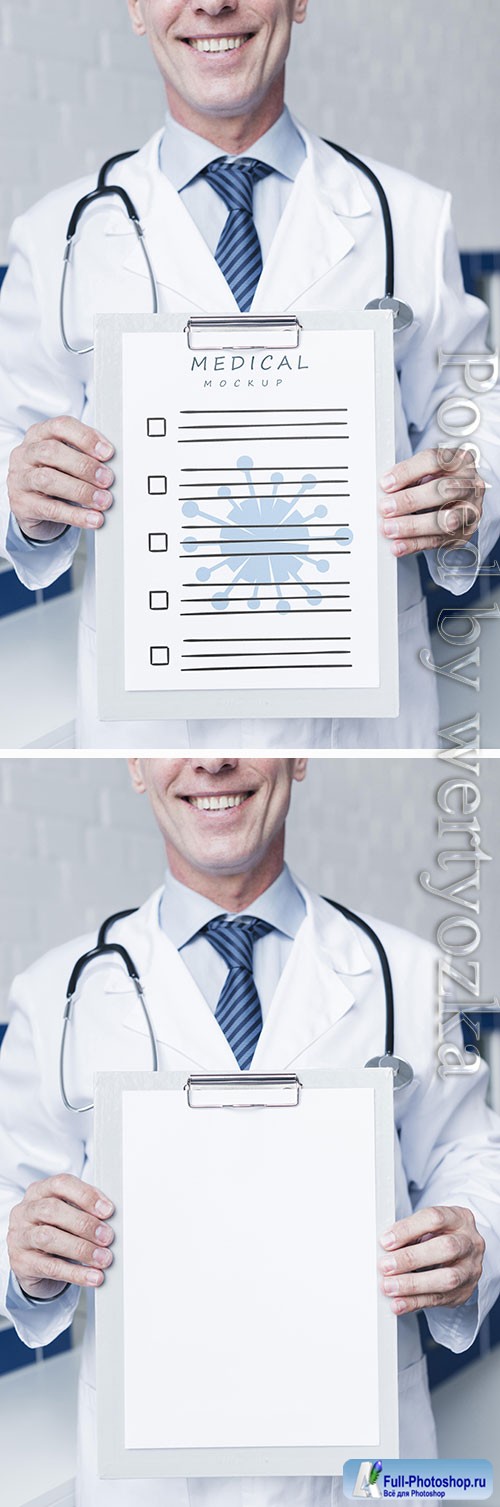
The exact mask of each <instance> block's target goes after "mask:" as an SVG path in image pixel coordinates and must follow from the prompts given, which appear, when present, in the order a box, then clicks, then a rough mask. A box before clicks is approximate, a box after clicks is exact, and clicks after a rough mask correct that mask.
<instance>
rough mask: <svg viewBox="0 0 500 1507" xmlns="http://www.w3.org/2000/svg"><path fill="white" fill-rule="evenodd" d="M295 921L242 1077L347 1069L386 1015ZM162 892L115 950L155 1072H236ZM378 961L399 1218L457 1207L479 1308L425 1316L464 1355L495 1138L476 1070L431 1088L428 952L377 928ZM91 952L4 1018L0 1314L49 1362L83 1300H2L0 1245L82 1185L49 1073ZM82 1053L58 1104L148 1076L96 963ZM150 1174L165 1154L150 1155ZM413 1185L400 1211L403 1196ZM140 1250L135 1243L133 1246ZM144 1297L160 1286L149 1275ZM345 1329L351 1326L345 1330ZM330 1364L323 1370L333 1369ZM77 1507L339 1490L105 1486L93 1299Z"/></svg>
mask: <svg viewBox="0 0 500 1507" xmlns="http://www.w3.org/2000/svg"><path fill="white" fill-rule="evenodd" d="M299 888H300V889H301V892H302V894H303V895H304V899H305V901H306V907H307V913H306V916H305V918H304V921H303V923H302V925H301V927H300V929H299V932H298V933H297V936H296V939H295V942H294V945H293V948H292V950H291V952H290V955H289V958H288V961H287V964H286V967H285V969H284V972H283V974H282V976H281V980H280V983H279V986H278V989H277V991H276V994H275V997H274V1000H273V1002H272V1005H271V1008H270V1011H269V1014H268V1016H267V1018H266V1021H265V1023H264V1027H263V1030H262V1034H261V1037H260V1040H259V1042H258V1045H257V1050H256V1053H255V1057H254V1060H253V1063H252V1069H255V1070H262V1071H263V1072H270V1071H278V1070H280V1071H284V1070H285V1069H288V1070H292V1071H297V1072H300V1070H301V1069H303V1068H304V1069H305V1068H316V1067H332V1068H333V1067H335V1068H342V1067H346V1068H347V1067H351V1068H352V1067H359V1066H362V1065H363V1063H365V1062H366V1060H367V1058H369V1057H372V1056H373V1055H374V1054H375V1053H377V1052H380V1051H381V1050H382V1048H383V1042H384V1028H385V1006H384V991H383V985H382V979H381V971H380V964H379V962H378V959H377V955H376V952H375V949H374V947H373V944H372V943H371V942H369V941H368V940H367V939H366V937H365V936H364V934H362V933H361V932H360V930H359V928H357V927H355V926H354V925H353V924H352V923H351V922H348V921H346V920H345V919H344V918H343V917H342V916H341V915H340V914H339V913H338V912H336V911H334V910H333V909H332V908H331V907H330V906H329V905H328V904H327V903H326V902H325V901H324V900H322V899H320V898H319V897H318V896H316V895H314V894H312V893H311V892H310V891H308V890H307V889H305V888H304V886H302V885H299ZM159 895H160V892H159V891H158V892H157V893H156V894H154V895H153V896H152V897H151V898H150V899H149V900H148V901H147V902H146V904H145V905H144V906H143V907H142V909H141V910H140V911H139V912H138V913H137V914H136V915H135V916H134V917H133V918H131V919H128V920H126V921H125V922H121V923H119V924H118V925H117V926H116V928H115V930H114V933H113V936H114V939H115V940H119V939H120V938H121V939H122V940H124V941H125V942H126V945H127V947H128V948H129V950H130V952H131V955H132V957H133V959H134V960H136V962H137V965H138V967H139V972H140V975H141V978H142V981H143V984H144V988H145V992H146V998H147V1001H148V1006H149V1009H150V1012H151V1015H152V1019H153V1023H154V1029H155V1033H156V1036H157V1039H158V1044H159V1065H160V1068H162V1069H169V1070H181V1071H183V1072H186V1073H188V1072H193V1071H195V1072H204V1071H206V1072H224V1071H226V1072H227V1071H232V1072H235V1071H236V1070H237V1063H236V1060H235V1058H234V1057H233V1054H232V1052H231V1049H230V1047H229V1044H228V1042H227V1040H226V1038H225V1036H224V1035H223V1033H222V1031H221V1030H220V1028H219V1026H218V1024H217V1022H216V1020H215V1016H214V1014H213V1013H212V1011H211V1009H210V1008H209V1006H208V1005H207V1004H206V1003H205V1000H204V999H203V997H202V995H201V993H200V992H199V990H198V987H197V985H196V984H195V982H194V980H193V978H192V976H191V974H190V973H189V971H188V969H187V968H186V965H185V963H184V962H183V960H182V957H181V956H180V954H179V953H178V952H177V951H176V949H175V947H174V946H173V945H172V943H171V942H169V941H168V939H167V937H166V936H165V933H164V932H163V931H162V930H161V928H160V925H159V920H158V901H159ZM374 925H375V927H376V930H377V931H378V933H379V935H380V937H381V939H382V941H383V943H384V945H385V947H386V949H387V952H388V956H389V961H390V964H391V968H392V973H393V979H394V988H395V1002H396V1051H397V1052H398V1053H399V1054H400V1055H401V1056H403V1057H405V1058H406V1059H407V1060H408V1061H410V1062H411V1063H412V1065H413V1067H414V1071H415V1079H414V1082H413V1084H412V1085H411V1087H410V1088H407V1089H405V1090H404V1091H403V1092H402V1093H401V1094H400V1095H397V1096H396V1098H395V1105H394V1107H395V1122H396V1129H395V1138H394V1148H395V1160H396V1190H397V1191H396V1205H397V1217H398V1218H401V1217H402V1216H403V1215H405V1214H407V1213H408V1212H410V1211H411V1207H412V1203H413V1206H414V1207H415V1208H417V1207H425V1206H427V1205H430V1204H435V1203H440V1204H446V1203H451V1204H453V1203H456V1204H461V1205H467V1206H468V1207H470V1208H471V1209H472V1211H473V1212H474V1214H475V1217H476V1220H477V1223H478V1227H479V1228H480V1230H481V1232H482V1233H483V1235H484V1238H485V1240H486V1256H485V1267H484V1274H483V1277H482V1279H481V1282H480V1287H479V1298H478V1301H477V1302H476V1301H475V1300H473V1301H472V1302H471V1303H469V1304H468V1305H467V1306H466V1307H461V1308H456V1309H453V1308H449V1309H446V1308H437V1309H431V1310H429V1313H428V1322H429V1326H430V1329H431V1331H432V1334H433V1336H434V1338H435V1339H436V1340H437V1341H438V1342H439V1343H442V1344H445V1345H447V1346H448V1347H449V1348H450V1349H451V1350H454V1351H461V1350H464V1349H466V1348H467V1347H468V1346H469V1345H470V1344H471V1343H472V1341H473V1339H474V1337H475V1335H476V1333H477V1328H478V1324H479V1322H481V1320H482V1318H483V1317H484V1315H485V1314H486V1313H487V1311H488V1309H489V1307H490V1306H491V1304H492V1302H493V1301H494V1300H495V1298H496V1296H497V1293H498V1289H499V1285H500V1282H499V1278H500V1199H499V1194H498V1188H499V1171H500V1121H499V1120H498V1119H497V1117H496V1116H495V1115H494V1114H493V1113H492V1112H491V1111H490V1110H488V1109H487V1108H486V1106H485V1103H484V1090H485V1077H486V1069H485V1068H484V1067H483V1068H481V1071H480V1072H479V1073H477V1074H472V1075H469V1076H465V1077H461V1078H455V1079H447V1080H442V1079H441V1078H439V1077H437V1075H436V1074H435V1071H434V1068H435V984H436V979H435V950H434V948H433V947H431V946H430V945H429V944H428V943H426V942H422V941H421V940H419V939H418V938H417V937H414V936H411V935H410V934H409V933H408V932H404V931H401V930H398V929H397V928H395V927H392V926H388V925H387V924H386V923H381V922H380V923H379V922H375V923H374ZM93 943H94V938H93V937H92V938H91V937H81V938H78V939H77V940H76V941H72V942H70V943H67V944H66V945H65V946H63V947H59V948H57V949H56V950H55V951H53V952H51V953H49V954H48V955H47V956H46V957H45V958H43V959H42V960H41V961H40V962H38V963H36V964H34V966H33V967H31V968H30V969H29V970H28V971H27V972H26V973H25V974H23V975H22V976H21V977H20V978H18V979H17V981H16V982H15V984H14V988H13V1004H14V1015H13V1019H12V1024H11V1026H10V1028H9V1031H8V1033H7V1036H6V1039H5V1043H4V1047H3V1051H2V1063H1V1067H0V1103H1V1115H0V1301H1V1302H3V1304H5V1305H6V1307H7V1311H9V1312H10V1313H11V1316H12V1318H13V1321H14V1323H15V1326H16V1329H17V1331H18V1333H19V1334H20V1336H21V1338H22V1339H23V1340H24V1341H25V1343H26V1344H28V1345H31V1346H36V1345H42V1344H48V1343H49V1342H50V1341H51V1340H53V1339H54V1338H55V1337H56V1336H57V1335H58V1334H59V1333H60V1332H61V1330H62V1329H64V1328H65V1327H66V1326H67V1325H68V1324H69V1323H70V1321H71V1317H72V1314H73V1311H74V1308H75V1305H76V1301H77V1298H78V1290H77V1289H72V1288H70V1289H69V1290H68V1291H67V1292H66V1293H64V1294H63V1295H62V1296H60V1297H59V1298H57V1299H56V1300H55V1301H54V1302H51V1303H42V1304H38V1305H33V1304H29V1303H28V1302H26V1301H23V1300H21V1303H20V1304H19V1303H18V1302H17V1303H16V1299H15V1298H12V1296H11V1297H10V1298H9V1297H8V1296H7V1288H8V1283H9V1272H8V1259H7V1254H6V1247H5V1229H6V1225H7V1221H8V1214H9V1210H10V1208H11V1206H12V1205H13V1204H14V1203H16V1202H17V1201H18V1200H19V1199H20V1198H21V1196H22V1194H23V1192H24V1189H25V1188H26V1186H27V1185H28V1184H29V1183H30V1182H31V1181H32V1180H33V1179H34V1178H37V1177H46V1176H47V1175H51V1174H54V1173H56V1172H61V1171H67V1172H72V1173H74V1174H75V1175H76V1176H83V1177H84V1178H85V1179H87V1180H88V1181H92V1180H93V1152H92V1132H93V1117H92V1113H91V1112H89V1113H87V1114H85V1115H74V1114H73V1115H72V1114H70V1113H69V1112H68V1111H67V1110H65V1109H64V1106H63V1104H62V1100H61V1097H60V1093H59V1085H58V1057H59V1044H60V1037H61V1021H62V1012H63V1006H64V999H65V992H66V985H67V980H68V976H69V973H70V971H71V969H72V967H73V964H74V962H75V960H76V958H77V957H78V956H79V955H80V954H81V953H82V952H83V951H84V950H85V949H86V948H87V947H89V946H91V945H93ZM77 1010H78V1021H77V1024H76V1026H75V1032H76V1031H78V1044H77V1050H76V1053H75V1052H74V1051H73V1046H71V1048H70V1051H69V1053H68V1068H67V1086H68V1089H69V1094H70V1097H74V1096H75V1095H76V1096H77V1101H78V1100H79V1101H80V1102H84V1099H85V1098H87V1099H88V1098H89V1097H91V1095H92V1075H93V1071H94V1069H99V1070H111V1069H125V1070H126V1069H138V1068H145V1067H148V1065H149V1063H150V1060H151V1059H150V1051H149V1046H148V1038H147V1036H146V1034H145V1032H146V1027H145V1024H144V1019H143V1017H142V1016H141V1012H140V1009H139V1006H138V1003H137V999H136V996H135V994H134V992H133V990H132V988H131V986H130V981H129V979H128V977H127V975H126V974H125V972H124V970H123V969H121V967H120V966H119V965H118V966H117V965H116V964H113V965H112V966H110V965H109V963H108V962H107V961H101V962H100V963H99V964H96V965H93V966H92V968H90V969H89V970H88V971H87V975H86V981H85V983H84V985H83V986H82V995H81V998H80V1001H79V1004H78V1006H77ZM159 1156H160V1157H161V1150H160V1148H159ZM409 1184H411V1185H412V1200H410V1194H409V1192H408V1186H409ZM146 1244H147V1241H146V1237H145V1246H146ZM144 1275H145V1281H147V1282H148V1283H150V1282H151V1281H153V1282H157V1284H158V1303H161V1301H162V1280H161V1272H160V1271H159V1270H158V1268H157V1266H156V1264H155V1263H154V1262H153V1265H152V1267H148V1264H147V1260H146V1259H145V1272H144ZM354 1321H355V1319H354V1316H353V1322H354ZM332 1364H335V1358H334V1357H332ZM399 1364H400V1450H401V1454H402V1455H404V1456H417V1457H429V1456H432V1455H433V1454H434V1453H435V1448H436V1446H435V1436H434V1427H433V1420H432V1413H431V1408H430V1403H429V1396H428V1389H427V1379H426V1368H425V1361H424V1360H423V1359H422V1358H421V1347H420V1339H419V1332H418V1327H417V1321H416V1318H415V1316H413V1315H412V1316H407V1317H406V1318H403V1319H400V1320H399ZM79 1482H80V1485H79V1497H78V1501H79V1504H80V1507H111V1504H112V1503H115V1502H116V1503H118V1502H119V1503H120V1507H157V1504H158V1507H159V1504H162V1507H220V1504H221V1503H222V1504H223V1507H224V1504H226V1507H278V1504H282V1507H285V1504H286V1507H331V1504H333V1503H337V1502H340V1501H342V1500H343V1497H342V1493H341V1487H340V1485H339V1482H338V1480H337V1479H335V1480H333V1481H332V1480H331V1479H327V1478H318V1479H310V1478H309V1479H295V1478H293V1479H290V1478H288V1479H286V1480H283V1479H272V1480H271V1479H265V1480H264V1479H260V1480H247V1481H245V1482H243V1483H242V1482H240V1481H235V1480H228V1481H223V1480H220V1481H210V1480H205V1481H201V1480H191V1481H190V1482H189V1483H187V1482H186V1481H184V1480H175V1481H156V1480H151V1481H147V1482H143V1481H135V1482H132V1481H131V1482H128V1483H124V1482H122V1483H118V1482H104V1481H101V1482H99V1481H98V1479H97V1466H96V1445H95V1372H94V1331H93V1294H91V1295H89V1298H88V1324H87V1333H86V1337H85V1342H84V1351H83V1360H82V1373H81V1383H80V1408H79Z"/></svg>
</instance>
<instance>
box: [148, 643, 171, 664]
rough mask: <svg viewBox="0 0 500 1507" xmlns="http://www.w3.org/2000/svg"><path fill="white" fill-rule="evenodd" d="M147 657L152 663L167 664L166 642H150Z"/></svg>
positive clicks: (168, 654)
mask: <svg viewBox="0 0 500 1507" xmlns="http://www.w3.org/2000/svg"><path fill="white" fill-rule="evenodd" d="M149 658H150V661H151V664H152V665H168V661H169V658H170V653H169V650H168V649H167V646H166V644H152V646H151V648H150V651H149Z"/></svg>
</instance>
